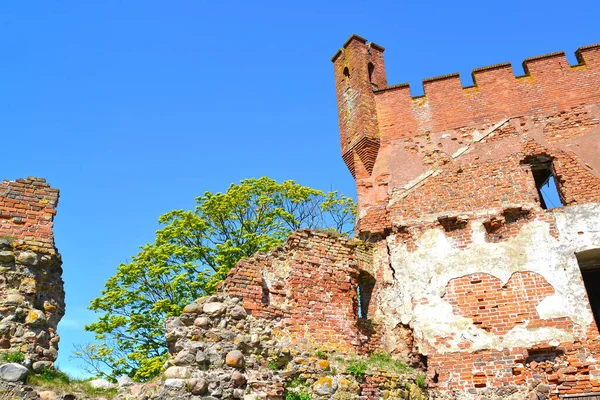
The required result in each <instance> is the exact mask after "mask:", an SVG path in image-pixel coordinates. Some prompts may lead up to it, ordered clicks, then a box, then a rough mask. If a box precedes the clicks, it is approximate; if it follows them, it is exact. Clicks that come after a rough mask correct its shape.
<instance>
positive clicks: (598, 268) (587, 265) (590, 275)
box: [576, 249, 600, 323]
mask: <svg viewBox="0 0 600 400" xmlns="http://www.w3.org/2000/svg"><path fill="white" fill-rule="evenodd" d="M576 255H577V263H578V264H579V269H580V270H581V277H582V278H583V284H584V285H585V290H586V291H587V295H588V299H589V301H590V306H591V307H592V313H593V314H594V320H595V321H596V323H597V322H598V321H600V319H599V318H600V249H593V250H586V251H582V252H580V253H577V254H576Z"/></svg>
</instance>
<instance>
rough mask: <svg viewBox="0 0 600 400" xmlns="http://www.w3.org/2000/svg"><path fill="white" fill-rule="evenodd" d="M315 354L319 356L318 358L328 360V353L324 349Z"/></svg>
mask: <svg viewBox="0 0 600 400" xmlns="http://www.w3.org/2000/svg"><path fill="white" fill-rule="evenodd" d="M315 356H317V358H318V359H321V360H327V354H325V352H324V351H322V350H317V351H316V352H315Z"/></svg>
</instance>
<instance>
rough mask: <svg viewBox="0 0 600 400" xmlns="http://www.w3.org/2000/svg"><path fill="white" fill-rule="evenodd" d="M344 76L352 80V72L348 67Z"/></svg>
mask: <svg viewBox="0 0 600 400" xmlns="http://www.w3.org/2000/svg"><path fill="white" fill-rule="evenodd" d="M344 76H345V77H346V78H350V70H349V69H348V67H345V68H344Z"/></svg>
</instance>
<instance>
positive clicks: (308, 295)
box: [223, 230, 378, 353]
mask: <svg viewBox="0 0 600 400" xmlns="http://www.w3.org/2000/svg"><path fill="white" fill-rule="evenodd" d="M371 251H372V249H371V245H369V244H367V243H364V242H361V241H359V240H355V239H346V238H340V237H337V236H332V235H330V234H328V233H326V232H315V231H308V230H304V231H297V232H295V233H294V234H292V235H291V236H290V237H289V238H288V240H287V242H286V243H285V245H284V246H282V247H280V248H278V249H276V250H274V251H272V252H270V253H268V254H263V253H258V254H256V255H255V256H254V257H252V258H249V259H245V260H242V261H240V262H239V263H238V264H237V266H236V267H235V268H234V269H232V270H231V271H230V272H229V276H228V277H227V279H226V280H225V283H224V285H223V289H224V290H225V291H226V292H227V293H228V294H229V295H231V296H236V297H241V298H243V304H244V308H246V309H247V310H249V311H250V312H251V313H252V315H253V316H255V317H263V318H267V319H270V320H276V321H280V322H281V324H280V328H281V329H282V330H283V332H286V333H288V334H289V335H290V337H291V339H292V341H293V342H294V343H295V344H297V345H305V346H306V347H309V348H310V347H312V348H316V347H324V348H330V349H336V350H340V351H343V352H361V353H362V352H366V351H368V350H369V349H371V348H377V347H378V345H377V339H378V337H377V334H376V332H375V331H374V328H373V327H372V326H371V325H370V324H369V322H368V321H366V320H365V319H359V312H358V304H359V302H358V299H357V296H358V294H357V288H358V286H359V284H362V283H363V282H365V283H367V284H368V283H369V282H372V281H373V279H369V278H368V277H369V274H368V272H367V271H366V270H365V267H366V268H370V265H369V264H370V262H371V260H370V253H371ZM363 304H364V305H365V308H366V307H368V308H370V309H371V310H374V309H376V304H375V303H374V302H370V301H369V299H368V298H367V296H364V295H363ZM365 312H368V311H367V310H366V309H365Z"/></svg>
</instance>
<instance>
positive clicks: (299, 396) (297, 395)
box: [285, 391, 312, 400]
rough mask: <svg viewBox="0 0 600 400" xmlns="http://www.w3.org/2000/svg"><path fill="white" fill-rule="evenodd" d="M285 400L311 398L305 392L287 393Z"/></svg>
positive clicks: (309, 399) (307, 399)
mask: <svg viewBox="0 0 600 400" xmlns="http://www.w3.org/2000/svg"><path fill="white" fill-rule="evenodd" d="M285 400H312V396H311V395H310V394H308V393H306V392H304V391H303V392H288V393H287V394H286V395H285Z"/></svg>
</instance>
